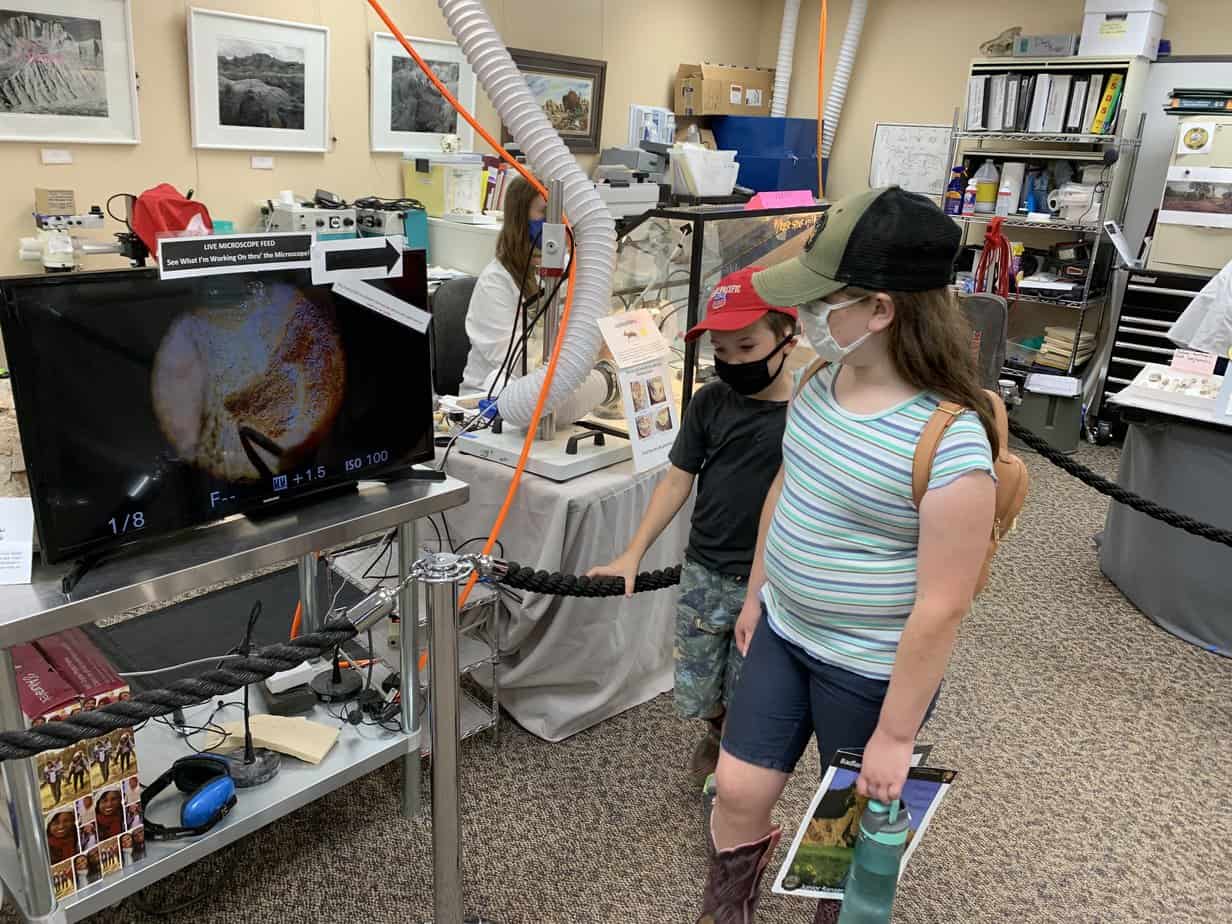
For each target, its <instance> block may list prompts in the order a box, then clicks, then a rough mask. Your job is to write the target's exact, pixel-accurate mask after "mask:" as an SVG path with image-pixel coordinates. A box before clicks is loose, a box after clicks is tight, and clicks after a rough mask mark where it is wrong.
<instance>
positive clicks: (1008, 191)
mask: <svg viewBox="0 0 1232 924" xmlns="http://www.w3.org/2000/svg"><path fill="white" fill-rule="evenodd" d="M1015 198H1016V196H1015V194H1014V187H1013V186H1012V185H1011V184H1010V183H1002V184H1001V188H1000V189H998V190H997V214H998V215H1000V216H1002V217H1003V218H1008V217H1009V216H1010V215H1013V214H1014V213H1015V212H1017V211H1018V203H1017V202H1014V201H1013V200H1014V199H1015Z"/></svg>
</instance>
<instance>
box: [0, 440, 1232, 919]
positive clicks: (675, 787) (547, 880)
mask: <svg viewBox="0 0 1232 924" xmlns="http://www.w3.org/2000/svg"><path fill="white" fill-rule="evenodd" d="M1080 458H1081V459H1082V461H1084V462H1086V463H1087V464H1090V465H1092V466H1093V467H1095V468H1097V469H1099V470H1101V471H1102V472H1104V473H1105V474H1114V473H1115V466H1116V459H1117V454H1116V451H1115V450H1113V449H1096V448H1093V447H1084V448H1083V449H1082V451H1081V456H1080ZM1028 462H1029V464H1030V466H1031V476H1032V480H1033V486H1032V492H1031V497H1030V499H1029V502H1028V506H1027V509H1026V512H1025V514H1024V516H1023V518H1022V521H1021V522H1020V525H1019V530H1018V532H1017V533H1016V534H1015V535H1014V536H1012V537H1011V538H1010V540H1009V541H1008V542H1007V543H1006V544H1005V545H1004V546H1003V551H1002V552H1001V554H1000V556H999V558H998V561H997V565H996V568H995V569H994V571H993V577H992V581H991V583H990V585H989V587H988V589H987V590H986V591H985V593H984V594H983V596H982V597H981V598H980V600H979V602H978V604H977V606H976V609H975V612H974V613H973V614H972V615H971V616H970V618H969V619H968V620H967V621H966V622H965V623H964V626H963V630H962V636H961V640H960V642H959V644H958V647H957V650H956V651H955V654H954V659H953V662H952V664H951V666H950V670H949V673H948V675H947V681H946V684H945V688H944V691H943V693H942V696H941V699H940V702H939V705H938V708H937V711H936V713H935V715H934V717H933V719H932V721H931V722H930V723H929V725H928V726H927V728H926V729H925V731H924V733H923V734H922V736H921V740H923V741H928V742H931V743H933V744H934V745H935V750H934V751H933V760H932V761H931V762H933V763H937V764H939V765H942V766H947V767H954V768H957V769H958V770H959V771H960V776H959V778H958V781H957V783H956V785H955V786H954V788H953V789H952V790H951V793H950V796H949V798H948V799H947V801H946V802H945V804H944V805H943V806H942V808H941V810H940V812H939V813H938V814H937V816H936V818H935V819H934V822H933V826H932V827H931V828H930V830H929V832H928V834H927V835H926V836H925V838H924V840H923V841H922V842H921V844H920V847H919V849H918V850H917V851H916V853H915V854H914V856H913V858H912V861H911V866H910V867H909V869H908V871H907V874H906V876H905V878H904V880H903V883H902V886H901V889H900V897H899V900H898V904H897V909H896V913H895V921H898V922H912V924H916V922H918V924H931V922H972V921H979V922H990V924H991V922H996V924H1007V922H1039V924H1044V922H1047V924H1057V922H1092V924H1094V922H1100V924H1119V922H1125V924H1131V922H1132V924H1142V922H1156V921H1159V922H1163V921H1167V922H1171V924H1181V922H1193V924H1198V922H1202V924H1226V922H1228V921H1230V920H1232V847H1230V846H1229V845H1232V808H1230V807H1229V806H1230V803H1229V800H1228V789H1229V780H1230V778H1232V772H1230V771H1229V764H1230V763H1232V661H1229V660H1227V659H1224V658H1221V657H1219V656H1218V655H1215V654H1210V653H1208V652H1205V651H1202V650H1200V649H1198V648H1196V647H1194V646H1192V645H1189V644H1187V643H1185V642H1182V641H1180V640H1178V639H1176V638H1174V637H1173V636H1171V635H1169V634H1167V633H1165V632H1164V631H1162V630H1160V629H1159V628H1157V627H1156V626H1155V625H1154V624H1152V623H1151V622H1149V621H1148V620H1147V619H1145V618H1144V617H1143V616H1142V615H1141V614H1139V613H1138V612H1137V611H1136V610H1135V609H1134V608H1133V607H1132V606H1131V605H1130V604H1129V603H1128V602H1127V601H1126V600H1125V599H1124V598H1123V597H1122V596H1121V594H1120V593H1119V592H1118V590H1117V589H1116V588H1115V587H1114V586H1112V585H1111V584H1110V583H1109V582H1108V581H1107V580H1106V579H1105V578H1104V577H1103V576H1102V574H1101V573H1100V571H1099V567H1098V565H1097V563H1096V556H1095V548H1094V545H1093V542H1092V537H1093V535H1094V534H1095V533H1096V532H1097V531H1098V530H1099V529H1100V527H1101V525H1102V523H1103V518H1104V512H1105V510H1106V506H1107V505H1106V502H1104V501H1103V499H1102V498H1100V497H1098V496H1097V495H1095V494H1094V493H1093V492H1091V491H1090V490H1088V489H1087V488H1086V487H1084V486H1083V485H1081V484H1079V483H1078V482H1077V481H1074V480H1072V479H1070V478H1069V477H1068V476H1066V475H1064V474H1063V473H1061V472H1060V471H1059V470H1057V469H1055V468H1053V467H1051V466H1049V465H1048V464H1047V463H1045V462H1043V461H1042V460H1040V459H1038V458H1037V457H1034V456H1031V457H1029V458H1028ZM1210 553H1211V554H1212V555H1227V554H1228V552H1227V550H1226V549H1223V548H1221V547H1219V546H1215V545H1212V546H1210ZM697 734H698V729H697V727H696V726H695V725H691V724H689V723H685V722H682V721H680V720H678V719H676V718H675V716H674V715H673V712H672V706H671V699H670V696H664V697H660V698H658V699H656V700H654V701H652V702H650V703H647V704H646V705H644V706H642V707H640V708H637V709H633V710H631V711H629V712H627V713H625V714H623V715H621V716H619V717H617V718H615V719H613V720H611V721H608V722H605V723H603V724H602V725H600V726H599V727H596V728H592V729H590V730H589V731H587V732H584V733H583V734H580V735H577V736H576V737H574V738H572V739H570V740H568V741H565V742H563V743H560V744H548V743H546V742H543V741H540V740H538V739H535V738H533V737H531V736H530V735H528V734H526V733H524V732H522V731H520V730H519V729H517V728H516V727H513V725H512V723H511V722H509V721H508V720H506V721H505V723H504V726H503V740H502V743H501V746H500V748H499V749H498V748H497V747H496V746H495V745H494V744H493V743H492V742H491V740H490V738H489V737H488V736H486V735H485V736H481V737H480V738H479V739H473V740H471V741H468V742H467V744H466V746H465V747H464V748H463V761H464V763H463V768H462V788H463V792H464V798H463V805H462V812H463V826H464V837H465V855H464V868H465V878H466V895H467V906H468V910H471V911H482V912H484V913H486V914H488V915H490V916H492V917H494V918H495V919H496V920H498V921H501V922H504V924H606V922H622V924H623V922H647V924H659V922H685V924H690V922H692V921H693V919H694V913H695V907H696V900H697V897H698V895H699V894H700V890H701V883H702V879H703V876H704V873H705V858H704V855H703V847H702V843H703V842H702V840H701V830H700V820H699V806H698V799H697V797H696V795H695V793H694V792H693V791H691V790H690V788H689V787H688V785H687V783H686V779H685V773H684V766H685V764H686V762H687V759H688V755H689V752H690V751H691V749H692V746H693V743H694V740H695V737H696V736H697ZM817 780H818V766H817V757H816V754H815V753H811V754H810V755H809V756H808V757H806V759H805V761H804V762H803V763H802V765H801V767H800V769H799V771H798V772H797V774H796V777H795V778H794V780H793V782H792V784H791V786H790V787H789V790H788V793H787V796H786V798H785V799H784V801H783V803H782V805H781V806H780V810H779V820H780V821H781V822H782V823H783V824H784V826H785V827H786V828H789V829H790V830H792V831H794V827H795V824H796V822H797V821H798V820H799V818H800V816H801V815H802V814H803V812H804V809H805V808H806V806H807V804H808V800H809V798H810V796H811V794H812V790H813V788H814V787H815V786H816V783H817ZM774 868H775V869H777V864H776V865H775V867H774ZM767 878H769V877H767ZM431 888H432V872H431V837H430V827H429V825H428V824H427V822H415V823H408V822H406V821H404V820H403V819H402V818H401V817H399V815H398V774H397V770H396V769H395V768H393V767H387V768H385V769H383V770H380V771H377V772H375V773H373V774H370V775H369V776H367V777H364V778H363V779H360V780H358V781H357V782H355V783H353V784H351V785H350V786H347V787H345V788H343V789H341V790H339V791H337V792H335V793H334V794H332V795H330V796H328V797H326V798H324V799H321V800H320V801H318V802H316V803H314V804H312V805H310V806H308V807H306V808H304V809H302V810H300V811H298V812H296V813H294V814H293V815H290V816H288V817H287V818H284V819H283V820H281V821H278V822H276V823H274V824H272V825H270V826H269V827H267V828H265V829H264V830H263V831H261V832H260V833H258V834H257V835H255V836H253V837H250V838H248V839H246V840H244V841H242V842H240V843H238V844H236V845H234V846H233V847H231V848H229V849H227V850H224V851H221V852H219V853H217V854H215V855H213V856H211V857H209V858H207V859H205V860H203V861H201V862H200V863H198V864H196V865H195V866H193V867H190V868H189V869H187V870H185V871H183V872H181V873H178V874H175V875H173V876H171V877H169V878H168V879H166V880H164V881H162V882H161V883H159V884H157V885H155V886H153V887H151V888H150V889H148V890H146V891H145V892H144V893H143V894H142V896H141V899H142V902H143V904H145V905H146V906H147V907H154V908H160V909H164V910H166V909H169V908H171V907H172V906H175V905H177V904H179V903H181V902H184V901H185V900H187V899H191V898H193V897H194V896H196V895H198V894H202V895H203V897H202V898H201V899H200V901H198V902H195V903H193V904H192V905H191V907H188V908H185V909H184V910H181V911H172V912H171V913H169V914H164V915H162V916H159V917H155V916H153V915H151V914H149V913H148V912H147V911H144V910H142V909H141V908H139V907H138V905H137V903H136V902H134V901H132V900H129V901H126V902H124V903H122V904H120V905H118V906H117V907H115V908H112V909H110V910H108V911H105V912H102V913H100V914H99V915H97V916H96V917H95V918H94V919H92V920H93V921H95V922H97V924H120V922H123V924H143V922H149V921H155V920H160V921H173V922H179V921H182V922H193V924H240V922H252V921H277V922H286V924H299V922H315V921H320V922H343V921H355V920H360V921H363V922H365V924H395V922H397V924H402V922H414V921H427V920H430V919H431V917H432V891H431ZM763 892H764V893H765V897H764V899H763V903H762V906H761V907H762V911H761V913H760V915H759V920H763V921H774V922H788V924H797V922H798V924H807V922H809V921H811V920H812V908H811V907H809V905H808V903H804V902H801V901H800V900H793V899H787V898H780V897H777V896H774V895H772V894H769V889H768V886H767V887H764V888H763ZM14 920H16V919H15V917H14V916H13V914H12V906H11V904H10V905H9V906H8V908H7V910H6V912H4V913H0V922H3V924H9V922H12V921H14Z"/></svg>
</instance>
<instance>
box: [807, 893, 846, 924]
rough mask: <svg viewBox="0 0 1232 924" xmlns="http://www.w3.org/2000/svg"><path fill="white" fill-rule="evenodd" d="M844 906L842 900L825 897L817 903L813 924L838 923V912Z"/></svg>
mask: <svg viewBox="0 0 1232 924" xmlns="http://www.w3.org/2000/svg"><path fill="white" fill-rule="evenodd" d="M842 907H843V903H842V902H834V901H830V900H829V899H828V898H823V899H822V900H821V901H819V902H818V903H817V914H816V916H815V917H814V918H813V924H838V913H839V911H840V909H842Z"/></svg>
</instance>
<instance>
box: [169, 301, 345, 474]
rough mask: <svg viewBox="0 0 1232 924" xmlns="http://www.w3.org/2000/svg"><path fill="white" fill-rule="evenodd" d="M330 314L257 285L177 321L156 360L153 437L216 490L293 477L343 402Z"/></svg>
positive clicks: (337, 339) (338, 344) (339, 354)
mask: <svg viewBox="0 0 1232 924" xmlns="http://www.w3.org/2000/svg"><path fill="white" fill-rule="evenodd" d="M346 365H347V364H346V354H345V352H344V349H343V343H342V338H341V335H340V332H339V328H338V322H337V318H336V316H335V311H334V308H333V306H332V305H329V304H317V303H315V302H313V301H312V300H311V299H310V298H309V297H308V295H307V294H306V293H304V292H303V291H301V290H300V289H298V288H296V287H295V286H294V285H292V284H289V283H283V282H269V283H266V282H262V281H254V282H251V283H249V285H248V286H247V295H246V298H245V299H244V301H242V302H240V303H238V304H234V305H232V306H228V307H219V306H217V305H210V306H196V307H192V308H190V309H189V310H187V311H185V312H184V313H182V314H180V315H179V316H178V317H176V318H175V319H174V320H173V321H172V322H171V325H170V327H168V329H167V331H166V333H164V334H163V337H162V340H161V342H160V343H159V345H158V348H157V350H156V352H155V354H154V362H153V369H152V371H151V376H150V392H151V399H152V403H153V407H154V413H155V416H156V418H157V421H158V426H159V429H160V430H161V431H162V433H163V435H164V437H165V438H166V439H167V441H168V443H170V445H171V447H172V448H173V449H174V451H175V453H176V454H177V456H178V457H179V458H180V460H182V461H184V462H187V463H190V464H192V465H195V466H197V467H198V468H200V469H201V470H202V471H203V472H205V473H207V474H208V475H210V476H212V477H214V478H217V479H219V480H221V481H226V482H231V483H243V482H252V481H258V480H261V481H268V479H270V478H271V476H274V475H278V474H282V473H285V472H288V471H292V470H293V469H294V468H295V467H296V466H297V465H298V464H299V463H300V461H301V460H303V459H304V458H305V457H306V456H307V455H308V454H309V453H311V452H312V451H313V450H314V449H315V448H316V447H317V446H318V445H320V443H321V442H322V441H323V440H324V439H325V437H326V436H327V435H328V434H329V432H330V429H331V428H332V427H333V424H334V421H335V419H336V418H337V416H338V412H339V410H340V409H341V408H342V405H343V400H344V398H345V395H346V386H347V380H346Z"/></svg>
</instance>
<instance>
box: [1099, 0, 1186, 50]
mask: <svg viewBox="0 0 1232 924" xmlns="http://www.w3.org/2000/svg"><path fill="white" fill-rule="evenodd" d="M1083 14H1084V15H1083V17H1082V44H1081V45H1079V47H1078V53H1079V54H1081V55H1083V56H1092V55H1142V56H1143V57H1146V58H1150V59H1151V60H1152V61H1154V60H1155V58H1156V56H1157V55H1158V54H1159V39H1160V36H1162V35H1163V32H1164V17H1165V16H1167V15H1168V4H1166V3H1163V2H1161V0H1086V7H1085V9H1084V11H1083Z"/></svg>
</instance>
